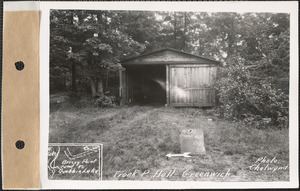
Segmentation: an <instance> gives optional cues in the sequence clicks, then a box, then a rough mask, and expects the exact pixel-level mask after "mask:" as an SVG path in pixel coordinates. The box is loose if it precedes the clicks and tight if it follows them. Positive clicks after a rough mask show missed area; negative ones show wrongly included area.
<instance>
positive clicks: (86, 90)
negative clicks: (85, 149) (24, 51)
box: [49, 10, 290, 182]
mask: <svg viewBox="0 0 300 191" xmlns="http://www.w3.org/2000/svg"><path fill="white" fill-rule="evenodd" d="M289 23H290V18H289V14H286V13H255V12H251V13H236V12H177V11H165V12H160V11H114V10H51V11H50V127H49V128H50V129H49V143H99V144H100V143H101V144H103V172H102V173H103V180H147V181H149V180H150V181H152V180H153V181H158V180H159V181H220V182H223V181H226V182H228V181H238V182H245V181H246V182H255V181H264V182H267V181H288V180H289V125H288V124H289V69H290V63H289V60H290V58H289V50H290V45H289V44H290V42H289V39H290V24H289ZM57 154H58V153H57ZM61 155H64V153H61ZM85 159H86V155H82V160H85ZM66 160H69V161H68V162H66V164H65V165H62V166H60V168H61V169H60V168H59V167H58V166H56V167H57V168H58V170H57V172H56V173H57V176H61V175H60V174H68V175H66V176H67V177H69V178H70V179H80V178H82V177H83V178H84V177H86V176H91V177H93V176H94V174H93V172H89V173H87V172H83V170H84V169H83V170H82V171H81V170H80V168H78V167H77V166H76V164H75V163H72V161H73V160H71V159H70V158H69V159H68V158H67V157H66ZM54 168H55V167H54ZM80 173H83V174H84V175H82V176H78V174H80ZM70 174H71V175H70ZM51 177H53V174H50V173H49V178H51Z"/></svg>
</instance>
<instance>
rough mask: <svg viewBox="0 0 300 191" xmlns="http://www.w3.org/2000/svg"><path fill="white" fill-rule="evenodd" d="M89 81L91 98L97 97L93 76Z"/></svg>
mask: <svg viewBox="0 0 300 191" xmlns="http://www.w3.org/2000/svg"><path fill="white" fill-rule="evenodd" d="M90 81H91V93H92V98H95V97H97V87H96V83H95V80H94V79H93V77H91V78H90Z"/></svg>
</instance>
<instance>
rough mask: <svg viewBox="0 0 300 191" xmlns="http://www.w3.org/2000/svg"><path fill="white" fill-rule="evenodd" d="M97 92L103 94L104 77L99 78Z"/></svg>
mask: <svg viewBox="0 0 300 191" xmlns="http://www.w3.org/2000/svg"><path fill="white" fill-rule="evenodd" d="M97 94H98V95H99V96H102V95H103V83H102V78H97Z"/></svg>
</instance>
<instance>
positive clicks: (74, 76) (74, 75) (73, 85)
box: [71, 60, 76, 93]
mask: <svg viewBox="0 0 300 191" xmlns="http://www.w3.org/2000/svg"><path fill="white" fill-rule="evenodd" d="M71 70H72V91H73V92H74V93H76V64H75V62H74V60H72V69H71Z"/></svg>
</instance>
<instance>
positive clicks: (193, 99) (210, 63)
mask: <svg viewBox="0 0 300 191" xmlns="http://www.w3.org/2000/svg"><path fill="white" fill-rule="evenodd" d="M219 64H220V62H218V61H215V60H212V59H208V58H204V57H201V56H197V55H193V54H189V53H185V52H181V51H178V50H174V49H170V48H166V49H162V50H158V51H154V52H151V53H148V54H142V55H140V56H137V57H134V58H130V59H127V60H124V61H122V62H121V65H122V69H120V100H121V101H120V104H121V105H124V104H128V103H136V104H155V103H156V104H165V105H168V106H174V107H211V106H214V105H215V89H214V87H213V85H214V82H215V79H216V71H217V66H218V65H219Z"/></svg>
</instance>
